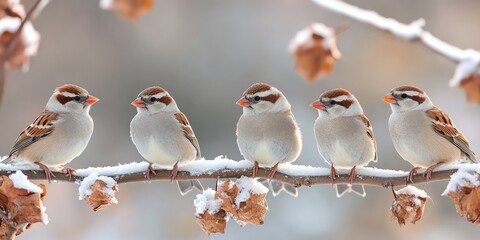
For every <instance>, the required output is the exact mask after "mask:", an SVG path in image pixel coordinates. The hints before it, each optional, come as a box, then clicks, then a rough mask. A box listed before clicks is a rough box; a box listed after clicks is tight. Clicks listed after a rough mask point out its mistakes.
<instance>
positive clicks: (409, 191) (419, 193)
mask: <svg viewBox="0 0 480 240" xmlns="http://www.w3.org/2000/svg"><path fill="white" fill-rule="evenodd" d="M395 193H397V194H406V195H413V196H415V198H414V200H413V201H414V202H415V204H416V205H417V206H420V205H421V204H422V203H421V201H420V200H419V199H418V198H430V197H428V195H427V193H426V192H425V191H423V190H421V189H418V188H416V187H414V186H412V185H408V186H406V187H404V188H402V189H400V190H397V191H395ZM415 200H416V201H415Z"/></svg>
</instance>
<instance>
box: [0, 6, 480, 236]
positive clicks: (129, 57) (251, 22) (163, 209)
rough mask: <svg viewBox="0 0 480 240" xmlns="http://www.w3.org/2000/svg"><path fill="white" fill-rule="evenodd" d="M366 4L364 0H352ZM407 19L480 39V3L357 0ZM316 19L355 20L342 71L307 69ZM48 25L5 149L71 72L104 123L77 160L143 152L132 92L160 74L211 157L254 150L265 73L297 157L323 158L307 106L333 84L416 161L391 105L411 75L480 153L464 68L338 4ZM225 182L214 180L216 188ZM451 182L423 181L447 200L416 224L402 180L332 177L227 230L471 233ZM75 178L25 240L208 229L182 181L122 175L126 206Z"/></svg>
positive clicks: (16, 85) (106, 160)
mask: <svg viewBox="0 0 480 240" xmlns="http://www.w3.org/2000/svg"><path fill="white" fill-rule="evenodd" d="M349 2H353V1H349ZM355 4H357V5H358V6H360V7H364V8H368V9H372V10H375V11H377V12H379V13H380V14H382V15H384V16H388V17H393V18H396V19H397V20H399V21H400V22H405V23H409V22H411V21H413V20H416V19H418V18H419V17H423V18H425V20H426V22H427V24H426V27H425V29H427V30H429V31H431V32H432V33H433V34H435V35H436V36H437V37H439V38H441V39H443V40H445V41H447V42H449V43H452V44H454V45H457V46H459V47H461V48H474V49H477V50H480V32H479V30H478V24H477V23H478V22H479V21H480V15H478V10H479V8H480V3H479V2H477V1H475V0H470V1H467V0H462V1H460V2H453V1H448V0H425V1H421V2H418V1H415V0H405V1H394V0H387V1H374V0H369V1H365V0H362V1H355ZM314 21H319V22H323V23H325V24H327V25H330V26H337V25H341V24H343V23H347V24H348V25H349V29H348V30H347V31H345V32H344V33H342V34H341V36H340V40H339V43H338V46H339V49H340V51H342V54H343V56H344V57H343V59H342V60H340V61H339V62H338V63H337V64H336V65H335V70H334V72H333V74H332V75H330V76H328V77H327V78H326V79H324V80H322V81H320V82H318V83H316V84H314V85H311V86H310V85H307V84H306V83H305V82H304V81H303V80H301V79H300V77H299V76H298V75H297V74H296V73H295V72H294V62H293V58H292V57H291V56H290V55H289V53H288V51H287V47H288V43H289V42H290V40H291V38H292V37H293V36H294V34H295V33H296V32H297V31H298V30H300V29H303V28H304V27H305V26H307V25H309V24H310V23H312V22H314ZM35 28H36V29H37V30H38V31H39V32H40V34H41V44H40V48H39V52H38V56H37V57H35V58H33V59H32V62H31V66H30V72H29V73H27V74H23V73H21V72H15V73H13V74H10V75H9V79H8V82H7V84H6V93H5V96H4V99H3V104H2V106H1V107H0V116H3V117H1V118H0V125H1V126H3V128H2V136H3V137H2V138H1V139H0V151H1V152H4V153H8V151H9V150H10V147H11V146H12V144H13V142H14V140H15V138H16V137H17V136H18V133H19V132H20V131H21V130H22V129H23V128H25V127H26V126H27V125H28V124H30V123H31V121H32V120H33V119H34V118H35V117H36V116H37V114H38V113H40V112H41V111H42V109H43V107H44V104H45V103H46V101H47V99H48V97H49V96H50V94H51V93H52V91H53V89H54V88H55V87H57V86H59V85H61V84H64V83H67V82H70V83H75V84H78V85H80V86H83V87H85V88H87V89H88V90H89V91H90V93H92V94H93V95H95V96H98V97H99V98H100V99H101V101H100V102H99V103H98V104H97V105H95V106H94V107H93V109H92V111H91V114H92V117H93V119H94V121H95V132H94V134H93V136H92V140H91V142H90V144H89V146H88V147H87V149H86V150H85V152H84V154H83V155H82V156H80V157H79V158H78V159H76V161H74V162H73V163H72V164H71V167H74V168H84V167H87V166H105V165H116V164H117V163H128V162H132V161H140V160H141V156H140V155H139V154H138V153H137V151H136V149H135V147H134V146H133V144H132V143H131V140H130V138H129V129H128V127H129V123H130V120H131V118H132V117H133V116H134V114H135V112H136V111H135V109H134V108H133V107H132V106H131V105H130V102H131V101H132V100H133V99H134V98H135V97H136V96H137V94H138V92H140V91H141V90H143V89H144V88H146V87H148V86H152V85H160V86H162V87H165V88H166V89H167V90H168V91H169V92H170V94H172V96H173V97H174V98H175V100H176V101H177V104H178V105H179V107H180V109H181V110H182V111H183V112H184V113H185V114H186V115H187V117H188V118H189V120H190V123H191V125H192V126H193V129H194V131H195V133H196V135H197V137H198V139H199V141H200V147H201V149H202V154H203V155H204V157H206V158H207V159H212V158H214V157H216V156H217V155H220V154H226V155H227V156H228V157H229V158H232V159H242V158H241V155H240V153H239V151H238V149H237V146H236V142H235V124H236V122H237V119H238V117H239V116H240V115H241V109H240V108H239V107H238V106H236V105H235V101H236V100H237V99H238V97H240V96H241V94H242V92H243V91H244V90H245V88H247V87H248V86H249V85H250V84H252V83H254V82H260V81H263V82H268V83H270V84H273V85H274V86H275V87H277V88H278V89H280V90H281V91H283V93H284V94H285V95H286V96H287V98H288V99H289V101H290V103H291V104H292V106H293V111H294V114H295V116H296V119H297V121H298V122H299V124H300V128H301V130H302V135H303V141H304V144H303V145H304V147H303V152H302V154H301V156H300V158H299V160H298V161H297V163H298V164H307V165H313V166H323V167H325V166H326V164H325V163H324V162H323V159H321V157H320V155H318V153H317V150H316V146H315V142H314V141H315V140H314V134H313V122H314V120H315V118H316V112H315V111H314V110H312V109H311V108H310V107H309V106H308V104H309V103H310V102H311V101H312V100H314V99H315V98H317V97H318V95H319V94H320V93H321V92H323V91H325V90H327V89H330V88H334V87H343V88H347V89H349V90H351V91H352V92H353V93H354V94H355V96H356V97H357V98H358V99H359V101H360V103H361V104H362V106H363V109H364V110H365V112H366V115H367V116H368V117H369V118H370V120H371V122H372V125H373V128H374V132H375V135H376V137H377V141H378V148H379V153H378V154H379V162H378V163H375V164H372V165H370V166H375V167H380V168H390V169H398V170H405V171H406V170H409V168H410V165H409V164H408V163H407V162H404V161H403V160H401V158H400V156H399V155H398V154H397V153H396V152H395V150H394V148H393V145H392V144H391V142H390V138H389V135H388V128H387V119H388V116H389V115H390V108H389V107H388V106H387V105H386V104H385V103H383V102H382V101H381V100H380V97H381V96H383V95H384V94H385V93H387V92H388V91H389V90H390V89H391V88H393V87H395V86H398V85H405V84H414V85H417V86H419V87H421V88H423V89H424V90H425V91H427V93H428V94H429V96H430V98H431V99H432V101H433V102H434V103H435V104H436V105H437V106H438V107H440V108H442V109H443V110H445V111H446V112H447V113H448V114H449V115H450V116H451V117H452V119H453V120H454V121H455V123H456V125H457V126H458V127H459V128H460V129H461V130H462V131H464V133H465V134H466V136H467V137H468V139H469V140H470V142H471V144H472V148H473V149H474V151H476V152H480V135H478V134H476V133H478V128H479V126H478V120H479V119H480V111H479V107H478V106H477V105H473V104H470V103H467V102H466V100H465V96H464V93H463V91H462V90H460V89H457V88H450V87H448V80H449V79H450V78H451V77H452V75H453V72H454V69H455V65H454V64H452V63H451V62H450V61H448V60H446V59H444V58H442V57H440V56H437V55H436V54H434V53H432V52H431V51H429V50H428V49H426V48H424V47H423V46H421V45H420V44H412V43H409V42H406V41H404V40H401V39H397V38H395V37H393V36H390V35H389V34H387V33H384V32H381V31H379V30H377V29H375V28H373V27H371V26H369V25H365V24H363V23H358V22H354V21H352V20H350V19H348V18H345V17H342V16H339V15H336V14H333V13H330V12H328V11H326V10H324V9H322V8H320V7H317V6H316V5H314V4H313V3H311V2H310V1H308V0H304V1H298V0H297V1H294V0H264V1H254V0H247V1H234V0H229V1H225V0H204V1H187V0H177V1H165V0H156V2H155V6H154V9H153V11H152V12H150V13H149V14H148V15H146V16H145V17H143V18H142V19H140V21H137V22H129V21H125V20H122V19H120V18H119V17H117V16H116V15H115V14H114V13H113V12H107V11H103V10H101V9H100V8H99V7H98V2H95V1H90V2H89V1H72V0H70V1H53V2H51V3H50V5H49V6H47V7H46V8H45V10H44V12H43V14H42V15H41V16H40V17H39V18H38V19H36V21H35ZM213 184H214V183H213V181H206V182H205V183H204V185H205V186H206V187H207V186H211V187H213V186H214V185H213ZM445 186H446V182H443V183H433V184H428V185H419V186H418V187H419V188H421V189H423V190H425V191H426V192H427V193H428V195H429V196H430V197H431V198H432V199H433V200H434V202H435V203H434V204H432V203H431V202H428V203H427V207H426V209H425V215H424V217H423V219H422V220H420V221H419V222H418V223H417V224H416V225H414V226H406V227H401V228H400V227H398V225H397V223H395V222H391V221H389V220H388V209H389V207H390V203H391V201H392V195H391V191H390V190H389V189H381V188H371V187H368V188H367V189H366V191H367V197H366V198H360V197H357V196H355V195H352V194H350V195H347V196H345V197H343V198H341V199H337V198H336V196H335V193H334V190H333V188H331V187H330V186H317V187H311V188H302V189H300V195H299V197H298V198H296V199H294V198H291V197H289V196H286V195H282V196H279V197H276V198H273V197H271V196H269V198H268V203H269V209H270V211H269V212H268V213H267V216H266V219H265V224H264V225H263V226H261V227H253V226H246V227H245V228H243V229H241V228H239V227H238V226H237V225H236V224H235V223H233V222H231V223H229V225H228V226H227V233H226V234H225V235H223V236H222V235H218V236H214V238H215V239H229V240H230V239H318V238H319V237H325V238H332V237H335V238H338V239H351V237H352V236H355V238H356V239H374V238H378V236H384V238H385V239H386V238H389V239H425V238H429V239H442V238H444V239H451V238H453V237H456V238H459V239H460V238H471V237H472V236H473V235H472V234H478V227H476V226H474V225H472V224H470V223H468V222H467V221H466V220H464V219H462V218H460V217H458V216H457V215H456V213H455V209H454V206H453V205H452V204H451V202H450V200H448V199H447V198H446V197H442V196H440V194H441V193H442V192H443V190H444V188H445ZM77 187H78V186H76V185H72V184H66V183H60V184H58V183H52V184H50V185H49V186H48V195H47V197H46V201H45V206H46V207H47V214H48V215H49V218H50V223H49V225H47V226H42V225H39V224H37V225H34V226H33V227H32V229H30V230H28V231H27V232H26V233H24V234H23V235H22V236H20V238H21V239H64V238H67V237H68V238H70V239H73V240H77V239H78V240H80V239H134V238H135V239H161V237H160V236H163V239H207V237H206V236H205V235H204V234H203V232H202V231H201V229H200V227H198V226H197V224H196V222H195V219H194V212H195V207H194V206H193V199H194V197H195V196H194V194H190V195H188V196H186V197H181V196H180V194H179V193H178V192H177V188H176V186H175V185H174V184H170V183H168V182H152V183H151V184H140V183H134V184H127V185H120V186H119V187H120V191H119V192H118V193H117V199H118V201H119V204H118V205H113V206H110V207H109V208H107V209H105V210H102V211H100V212H97V213H94V212H93V211H92V210H91V209H90V207H89V206H88V205H87V204H86V203H84V202H82V201H79V200H78V190H77Z"/></svg>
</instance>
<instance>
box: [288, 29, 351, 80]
mask: <svg viewBox="0 0 480 240" xmlns="http://www.w3.org/2000/svg"><path fill="white" fill-rule="evenodd" d="M289 51H290V53H291V54H292V55H293V56H294V57H295V61H296V65H295V68H296V70H297V72H298V73H299V74H300V75H301V76H302V77H303V78H304V79H305V80H307V81H308V82H315V81H316V80H318V79H319V78H320V77H322V76H325V75H328V74H330V73H331V72H332V71H333V64H334V62H335V60H336V59H339V58H341V56H342V54H341V53H340V51H339V50H338V48H337V37H336V32H335V30H334V29H332V28H329V27H327V26H325V25H323V24H321V23H313V24H311V25H310V26H308V27H307V28H305V29H303V30H301V31H299V32H298V33H297V34H296V35H295V37H294V39H293V40H292V41H291V43H290V46H289Z"/></svg>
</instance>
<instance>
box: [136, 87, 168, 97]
mask: <svg viewBox="0 0 480 240" xmlns="http://www.w3.org/2000/svg"><path fill="white" fill-rule="evenodd" d="M162 92H165V89H163V88H161V87H158V86H153V87H149V88H146V89H145V90H143V91H141V92H140V94H138V95H139V96H153V95H155V94H159V93H162Z"/></svg>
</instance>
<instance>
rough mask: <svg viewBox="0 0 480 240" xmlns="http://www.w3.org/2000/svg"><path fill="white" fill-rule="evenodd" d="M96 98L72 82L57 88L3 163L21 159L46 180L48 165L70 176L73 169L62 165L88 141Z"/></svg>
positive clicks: (91, 129)
mask: <svg viewBox="0 0 480 240" xmlns="http://www.w3.org/2000/svg"><path fill="white" fill-rule="evenodd" d="M97 101H98V98H96V97H94V96H91V95H89V94H88V92H87V90H85V89H83V88H81V87H79V86H76V85H73V84H65V85H63V86H61V87H58V88H56V89H55V91H54V93H53V95H52V96H51V97H50V99H49V100H48V102H47V106H46V107H45V110H43V112H42V113H41V114H40V116H38V117H37V118H36V119H35V121H33V123H32V124H30V126H28V127H27V128H26V129H25V130H23V132H22V133H20V136H18V138H17V140H16V141H15V144H14V146H13V148H12V150H11V151H10V154H9V158H7V159H6V160H5V161H4V162H5V163H10V162H14V161H16V160H18V159H21V160H26V161H29V162H32V163H35V164H37V165H38V166H39V167H40V168H41V169H42V170H43V171H45V175H46V177H47V180H48V181H49V182H50V181H51V178H52V177H54V175H53V174H52V172H51V171H50V170H49V168H48V167H56V166H63V167H64V169H65V170H66V171H67V173H69V174H70V175H72V174H73V173H74V172H75V171H74V170H73V169H72V168H68V167H65V166H64V165H65V164H67V163H69V162H70V161H72V160H73V159H74V158H76V157H78V156H79V155H80V154H81V153H82V152H83V150H84V149H85V147H86V146H87V144H88V142H89V141H90V137H91V136H92V133H93V120H92V117H90V114H89V112H90V107H91V106H92V105H93V104H95V103H96V102H97Z"/></svg>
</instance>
